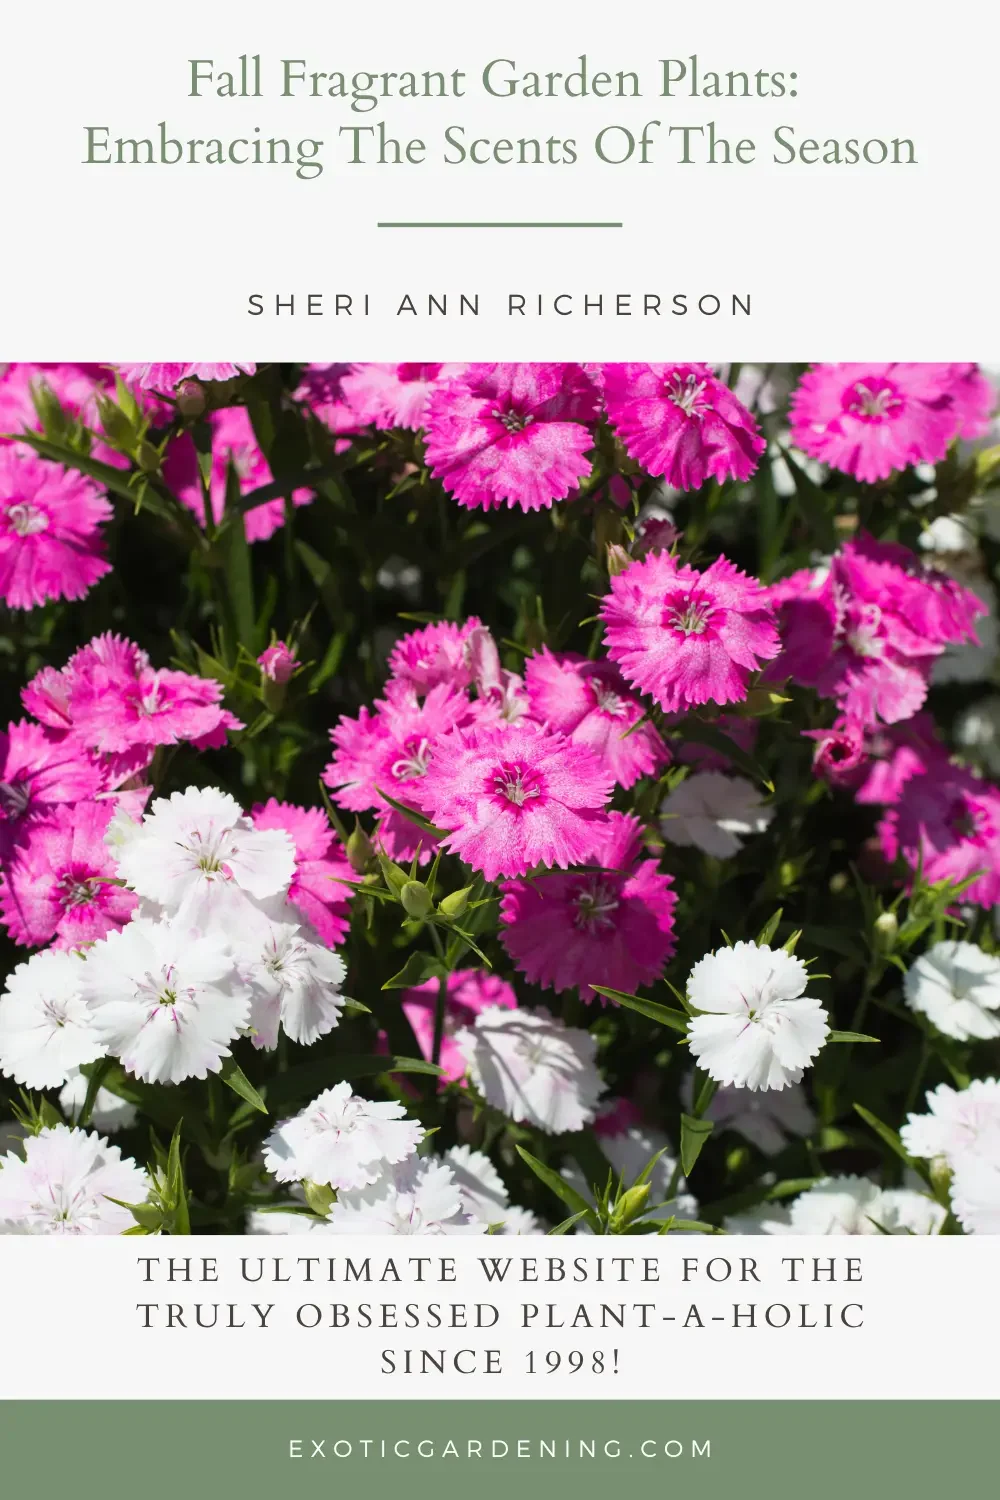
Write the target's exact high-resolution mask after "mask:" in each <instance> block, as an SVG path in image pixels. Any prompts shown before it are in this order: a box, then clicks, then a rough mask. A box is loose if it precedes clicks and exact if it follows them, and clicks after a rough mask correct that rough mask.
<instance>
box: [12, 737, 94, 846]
mask: <svg viewBox="0 0 1000 1500" xmlns="http://www.w3.org/2000/svg"><path fill="white" fill-rule="evenodd" d="M103 786H104V772H103V770H102V768H101V767H100V766H99V765H98V764H97V762H96V761H95V760H94V759H93V757H92V756H90V755H88V754H87V752H86V751H85V750H83V749H82V748H81V747H79V746H76V745H74V744H72V743H71V742H70V741H69V740H68V739H64V738H61V737H57V736H55V735H52V734H48V733H46V731H45V730H44V729H43V728H42V727H41V726H40V725H39V724H31V723H29V722H28V720H27V719H22V720H21V721H20V723H18V724H11V725H9V726H8V729H7V733H6V734H3V733H0V858H4V859H6V858H7V857H8V856H9V854H10V852H11V850H12V849H13V847H14V845H15V844H16V843H17V842H18V840H19V839H20V838H21V837H22V836H23V834H24V832H25V830H26V829H27V828H28V827H30V825H31V824H33V823H35V822H37V820H38V819H39V818H40V817H44V816H46V815H47V814H48V813H51V812H53V811H54V810H55V808H56V807H58V806H59V805H61V804H62V803H70V804H72V803H75V802H79V801H82V800H83V799H84V798H86V797H93V796H95V795H96V794H97V793H98V792H99V791H101V790H103Z"/></svg>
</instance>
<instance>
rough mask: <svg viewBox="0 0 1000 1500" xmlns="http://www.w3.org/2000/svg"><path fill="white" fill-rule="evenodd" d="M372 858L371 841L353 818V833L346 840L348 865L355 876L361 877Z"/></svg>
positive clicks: (373, 855) (373, 856)
mask: <svg viewBox="0 0 1000 1500" xmlns="http://www.w3.org/2000/svg"><path fill="white" fill-rule="evenodd" d="M374 858H375V850H374V848H373V846H372V841H371V839H370V838H369V837H368V835H367V833H365V830H364V829H363V828H362V826H361V824H360V823H359V822H358V820H357V818H355V820H354V832H353V833H352V834H351V835H350V837H349V838H348V840H347V860H348V863H349V864H350V867H351V869H352V870H353V871H354V873H355V875H363V874H364V873H365V871H366V870H367V869H368V866H369V865H370V864H371V862H372V860H373V859H374Z"/></svg>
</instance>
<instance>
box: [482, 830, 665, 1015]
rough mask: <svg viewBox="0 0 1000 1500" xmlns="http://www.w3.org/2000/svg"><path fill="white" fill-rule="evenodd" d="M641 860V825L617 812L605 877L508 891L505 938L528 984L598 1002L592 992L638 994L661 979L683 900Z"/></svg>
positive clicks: (600, 848) (544, 881)
mask: <svg viewBox="0 0 1000 1500" xmlns="http://www.w3.org/2000/svg"><path fill="white" fill-rule="evenodd" d="M641 856H642V824H641V823H640V822H639V820H638V818H634V817H632V816H631V815H630V814H627V813H619V812H613V813H609V814H608V820H607V828H606V833H605V837H604V838H603V839H602V840H601V842H600V843H599V844H598V845H597V847H596V849H595V851H594V854H593V857H592V860H591V863H592V864H595V865H599V866H600V867H601V868H600V871H599V872H593V871H588V872H587V873H583V872H579V873H578V872H576V871H572V870H571V871H570V873H569V874H568V875H539V876H536V877H535V878H533V879H532V880H530V881H528V880H509V881H506V882H505V883H504V886H503V900H502V902H501V905H500V916H501V921H502V923H503V926H502V928H501V932H500V937H501V940H502V942H503V945H504V947H505V948H506V949H507V952H508V953H509V954H510V956H511V958H512V959H513V960H514V963H515V964H516V965H517V967H518V968H519V969H520V970H521V971H522V973H523V974H525V975H526V976H527V977H528V979H530V980H531V981H532V982H533V983H534V984H540V985H541V986H542V987H543V988H545V989H549V988H551V989H554V990H572V989H575V990H578V991H579V992H580V996H581V998H582V999H584V1000H593V999H596V998H597V995H596V992H595V991H594V990H593V989H591V985H593V984H603V985H608V986H610V987H611V988H612V989H618V990H628V991H632V990H635V989H637V988H638V987H639V985H642V984H650V983H652V981H653V980H654V979H656V978H658V977H659V974H660V972H661V970H662V968H663V965H664V963H665V962H666V960H667V959H668V958H669V957H670V955H671V954H672V953H673V951H674V946H675V944H674V907H675V906H676V905H677V897H676V895H675V894H674V891H673V890H672V889H671V887H672V886H673V879H672V877H671V876H670V875H661V874H660V872H659V869H658V868H657V863H656V860H655V859H644V858H642V857H641Z"/></svg>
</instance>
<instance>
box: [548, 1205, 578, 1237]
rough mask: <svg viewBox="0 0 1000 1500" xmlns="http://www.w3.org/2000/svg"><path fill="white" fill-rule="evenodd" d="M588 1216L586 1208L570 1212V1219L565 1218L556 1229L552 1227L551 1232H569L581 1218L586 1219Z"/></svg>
mask: <svg viewBox="0 0 1000 1500" xmlns="http://www.w3.org/2000/svg"><path fill="white" fill-rule="evenodd" d="M586 1217H587V1211H586V1209H583V1208H581V1209H580V1211H579V1213H575V1214H570V1216H569V1218H568V1219H563V1221H562V1223H561V1224H557V1225H556V1227H555V1228H554V1229H550V1230H549V1234H550V1235H553V1234H569V1232H570V1230H571V1229H572V1228H573V1225H574V1224H579V1222H580V1220H581V1219H585V1218H586Z"/></svg>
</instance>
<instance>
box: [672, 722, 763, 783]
mask: <svg viewBox="0 0 1000 1500" xmlns="http://www.w3.org/2000/svg"><path fill="white" fill-rule="evenodd" d="M677 730H678V733H679V735H680V737H681V739H682V740H693V741H694V743H695V744H696V745H707V746H708V747H709V749H710V750H717V751H718V752H719V754H720V755H724V756H725V757H726V759H727V760H731V761H732V763H733V765H734V766H739V768H740V770H741V771H745V772H746V774H747V775H748V776H750V777H752V778H753V780H754V781H759V782H760V784H761V786H763V787H765V788H766V789H767V790H768V791H769V792H771V793H773V792H774V782H773V781H769V780H768V778H767V777H766V776H765V775H764V772H763V771H762V770H761V768H760V766H759V765H758V764H757V762H756V761H755V760H754V758H753V756H752V755H748V754H747V752H746V751H745V750H742V749H741V748H740V746H739V745H737V743H736V741H735V740H731V739H730V738H729V735H728V734H723V732H722V730H721V729H716V727H715V725H714V724H706V723H705V722H704V720H703V719H682V720H681V722H680V724H679V725H678V726H677Z"/></svg>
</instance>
